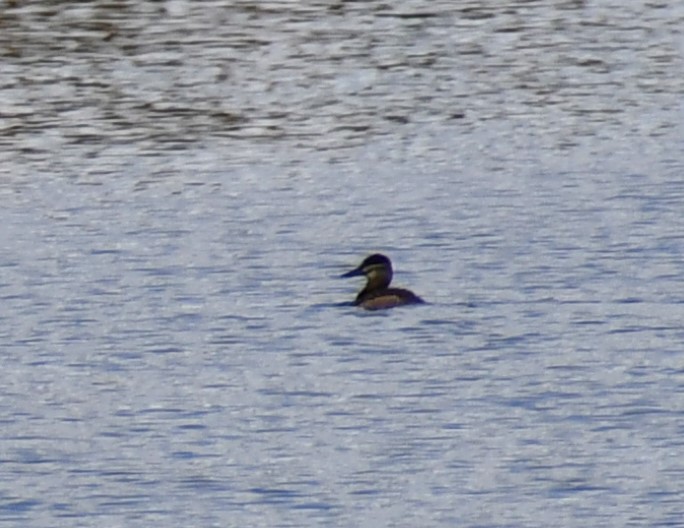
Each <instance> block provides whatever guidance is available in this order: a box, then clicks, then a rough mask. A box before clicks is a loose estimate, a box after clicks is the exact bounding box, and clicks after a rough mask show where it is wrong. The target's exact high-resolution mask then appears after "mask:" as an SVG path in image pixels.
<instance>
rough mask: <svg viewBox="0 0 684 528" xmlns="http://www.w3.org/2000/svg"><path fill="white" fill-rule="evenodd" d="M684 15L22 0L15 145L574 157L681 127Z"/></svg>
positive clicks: (14, 45)
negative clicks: (544, 152) (421, 133)
mask: <svg viewBox="0 0 684 528" xmlns="http://www.w3.org/2000/svg"><path fill="white" fill-rule="evenodd" d="M683 17H684V15H683V13H682V10H681V9H678V8H675V7H674V6H671V5H667V4H643V5H642V4H635V5H633V6H629V5H628V6H625V5H623V3H620V2H614V3H612V4H611V3H606V2H603V3H600V4H598V5H596V4H594V3H588V2H583V1H565V2H554V3H550V4H549V3H543V2H513V3H507V4H506V5H502V4H500V3H498V2H465V3H464V2H459V3H458V5H456V4H454V3H453V2H422V1H413V2H402V3H400V4H392V5H390V4H387V3H385V2H343V1H339V2H317V3H305V4H300V3H293V2H232V3H230V5H229V6H226V5H225V2H189V1H183V0H177V1H169V2H162V3H157V2H154V3H153V2H90V3H86V4H84V3H80V2H42V3H28V4H23V3H9V5H8V6H6V7H5V8H4V11H3V16H2V36H1V37H0V43H1V45H2V54H3V75H2V81H1V83H2V85H1V86H0V90H1V93H2V96H3V97H2V101H3V102H2V114H3V115H4V121H5V124H4V126H3V134H2V143H3V145H2V146H3V150H4V151H5V152H8V151H10V150H11V151H13V157H16V156H17V155H19V156H22V157H24V158H28V159H33V160H35V159H36V158H39V157H40V156H41V154H42V155H44V154H45V153H50V152H54V151H56V150H59V149H62V148H70V149H71V148H75V149H77V151H80V152H90V153H92V154H93V155H96V154H97V153H101V152H102V150H103V149H104V148H105V147H106V148H109V149H115V148H116V146H117V145H131V144H135V145H136V148H137V149H138V150H137V151H138V152H140V151H156V150H160V149H161V150H164V149H178V148H186V147H187V146H188V145H189V144H202V143H203V142H205V141H207V140H208V139H210V138H211V139H215V140H220V142H221V143H220V144H223V145H226V146H227V148H228V146H230V145H235V148H239V147H238V145H239V144H241V143H244V142H249V143H251V144H253V143H254V142H256V144H257V145H259V144H260V145H261V146H262V147H261V148H264V147H265V146H266V145H268V144H269V143H272V142H273V141H279V142H282V141H285V142H287V144H288V145H290V147H291V148H296V149H323V150H325V149H331V150H334V149H339V148H342V147H349V146H352V145H358V144H359V143H360V142H361V141H367V140H368V139H369V138H373V137H376V136H381V135H390V136H397V135H399V136H401V137H411V135H412V134H415V133H416V130H417V128H419V127H423V126H425V124H426V123H434V126H435V127H436V128H438V129H441V130H444V131H445V132H448V133H451V134H464V133H466V131H468V130H472V129H473V128H474V127H476V126H477V124H478V123H482V122H483V121H487V120H505V121H508V122H509V123H511V124H512V125H515V126H516V127H519V128H520V130H521V133H524V134H530V135H533V136H535V135H538V136H550V137H551V138H552V141H551V144H553V145H555V146H556V147H563V146H568V145H571V144H573V143H574V142H575V141H576V138H577V137H578V136H599V137H600V136H602V135H610V134H616V133H620V134H629V135H654V136H657V135H662V134H667V130H668V129H669V128H672V127H676V126H678V125H679V122H680V121H681V120H680V119H678V117H679V116H678V115H677V114H675V113H673V111H674V110H678V109H679V104H680V103H679V101H680V99H681V97H680V96H681V94H682V92H684V79H683V78H682V76H681V75H678V74H677V72H679V71H681V70H682V49H681V35H680V31H679V29H678V28H680V27H682V23H683V22H684V21H683V20H682V18H683ZM644 114H648V115H649V116H651V118H650V119H648V120H646V122H642V121H643V120H641V119H636V118H635V116H637V115H641V116H643V115H644ZM625 123H629V125H630V127H629V128H625ZM635 127H637V128H635ZM261 148H254V149H251V148H249V149H247V151H248V152H250V153H251V155H252V156H258V154H257V153H256V152H254V151H257V152H258V151H259V150H261ZM242 155H244V153H243V152H235V153H234V156H235V157H237V158H240V157H241V156H242ZM6 157H7V154H5V158H6Z"/></svg>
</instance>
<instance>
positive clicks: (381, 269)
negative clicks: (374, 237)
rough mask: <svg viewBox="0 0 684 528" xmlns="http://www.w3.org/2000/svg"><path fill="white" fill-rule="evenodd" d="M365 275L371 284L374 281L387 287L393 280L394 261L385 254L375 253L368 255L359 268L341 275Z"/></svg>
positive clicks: (344, 276)
mask: <svg viewBox="0 0 684 528" xmlns="http://www.w3.org/2000/svg"><path fill="white" fill-rule="evenodd" d="M359 275H365V276H366V278H367V279H368V282H369V284H370V283H374V284H377V285H378V286H380V285H382V286H383V287H387V286H388V285H389V283H390V282H391V281H392V263H391V262H390V259H388V258H387V257H386V256H385V255H380V254H379V253H375V254H373V255H370V256H369V257H366V258H365V259H364V260H363V262H362V263H361V264H360V265H359V267H358V268H355V269H353V270H351V271H348V272H347V273H345V274H343V275H342V276H341V277H342V278H346V277H357V276H359Z"/></svg>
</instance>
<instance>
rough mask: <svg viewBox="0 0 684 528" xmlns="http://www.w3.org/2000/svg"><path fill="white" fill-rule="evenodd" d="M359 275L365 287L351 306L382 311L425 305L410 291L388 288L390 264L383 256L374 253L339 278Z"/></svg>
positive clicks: (390, 279)
mask: <svg viewBox="0 0 684 528" xmlns="http://www.w3.org/2000/svg"><path fill="white" fill-rule="evenodd" d="M361 275H364V276H365V277H366V281H367V282H366V286H365V287H364V288H363V289H362V290H361V291H360V292H359V294H358V295H357V296H356V299H354V301H353V302H352V305H353V306H359V307H361V308H365V309H366V310H384V309H386V308H394V307H396V306H405V305H409V304H424V303H425V301H423V299H421V298H420V297H418V296H417V295H416V294H415V293H413V292H412V291H410V290H405V289H403V288H390V287H389V285H390V282H392V262H391V261H390V259H389V258H388V257H386V256H385V255H381V254H380V253H374V254H373V255H370V256H368V257H366V258H365V259H364V260H363V262H361V264H359V266H358V267H356V268H354V269H353V270H351V271H348V272H347V273H344V274H342V275H341V276H340V278H345V279H346V278H348V277H358V276H361Z"/></svg>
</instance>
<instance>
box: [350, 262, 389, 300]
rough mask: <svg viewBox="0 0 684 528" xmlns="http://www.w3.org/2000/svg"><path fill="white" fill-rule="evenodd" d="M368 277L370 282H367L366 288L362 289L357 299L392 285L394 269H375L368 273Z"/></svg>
mask: <svg viewBox="0 0 684 528" xmlns="http://www.w3.org/2000/svg"><path fill="white" fill-rule="evenodd" d="M367 279H368V282H366V286H365V288H364V289H363V290H361V292H360V293H359V295H358V297H357V299H361V298H363V297H365V296H366V295H368V294H370V293H373V292H375V291H380V290H384V289H385V288H387V287H388V286H389V285H390V282H392V270H388V269H377V270H373V271H371V272H370V273H369V274H368V275H367Z"/></svg>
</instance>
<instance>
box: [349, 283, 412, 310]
mask: <svg viewBox="0 0 684 528" xmlns="http://www.w3.org/2000/svg"><path fill="white" fill-rule="evenodd" d="M424 302H425V301H423V299H421V298H420V297H418V296H417V295H416V294H415V293H413V292H412V291H410V290H404V289H403V288H387V289H384V290H379V291H374V292H368V293H366V294H365V295H362V296H360V297H359V298H358V299H357V300H356V303H355V304H356V305H357V306H361V307H362V308H365V309H366V310H383V309H385V308H394V307H395V306H404V305H408V304H423V303H424Z"/></svg>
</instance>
